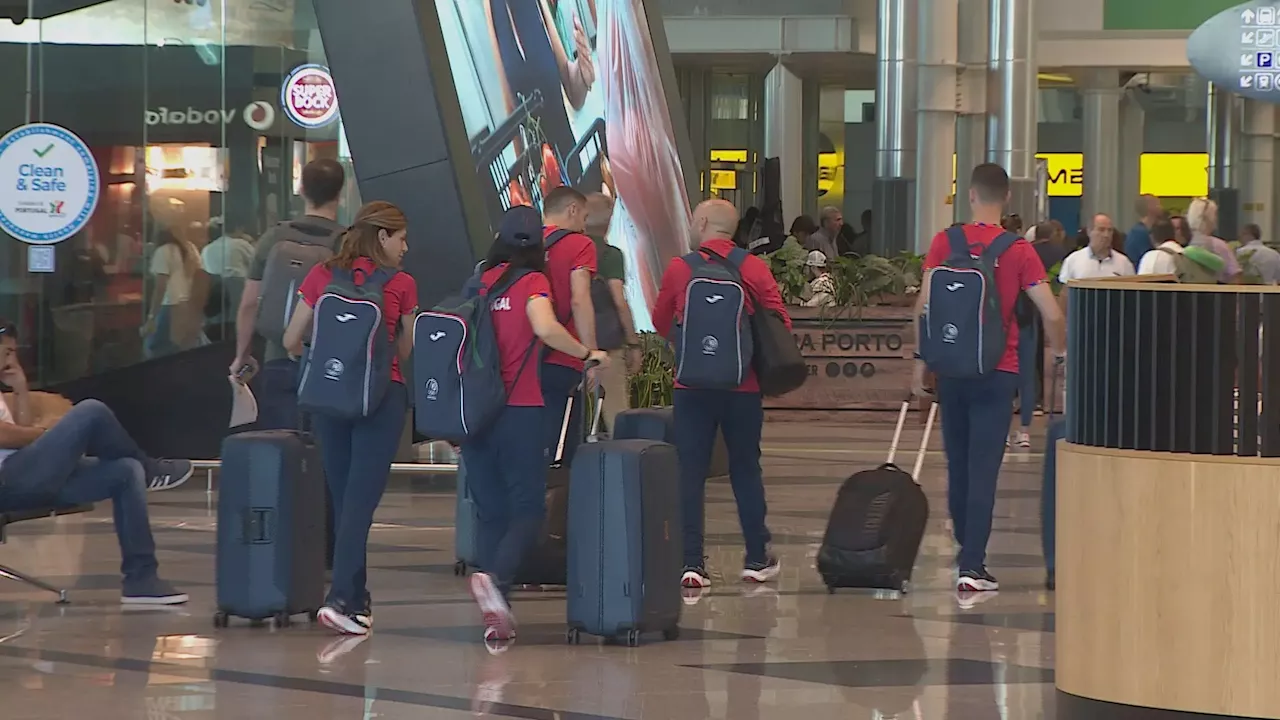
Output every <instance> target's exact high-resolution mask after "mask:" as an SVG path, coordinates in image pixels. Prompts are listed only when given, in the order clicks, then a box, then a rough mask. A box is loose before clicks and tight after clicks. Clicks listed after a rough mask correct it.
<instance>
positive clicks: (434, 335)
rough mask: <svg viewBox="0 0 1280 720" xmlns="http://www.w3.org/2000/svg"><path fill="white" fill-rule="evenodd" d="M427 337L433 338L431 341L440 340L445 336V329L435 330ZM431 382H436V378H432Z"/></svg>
mask: <svg viewBox="0 0 1280 720" xmlns="http://www.w3.org/2000/svg"><path fill="white" fill-rule="evenodd" d="M427 337H429V338H431V342H435V341H437V340H439V339H440V338H442V337H444V331H443V330H437V331H435V332H433V333H431V334H430V335H428V336H427ZM431 382H435V380H432V381H431Z"/></svg>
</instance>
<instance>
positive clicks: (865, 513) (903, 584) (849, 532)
mask: <svg viewBox="0 0 1280 720" xmlns="http://www.w3.org/2000/svg"><path fill="white" fill-rule="evenodd" d="M910 405H911V403H910V401H907V402H903V403H902V409H901V411H900V412H899V413H898V426H897V429H895V430H894V433H893V442H892V444H891V445H890V447H889V459H888V461H887V462H885V463H884V464H883V465H881V466H879V467H877V468H873V469H871V470H863V471H861V472H858V473H854V475H853V476H852V477H850V478H849V479H848V480H846V481H845V482H844V485H842V486H841V487H840V491H839V493H838V494H837V495H836V503H835V506H834V507H833V508H832V509H831V518H830V519H829V520H828V521H827V531H826V533H825V535H824V536H823V538H822V545H821V547H819V548H818V558H817V566H818V573H819V574H820V575H822V581H823V583H824V584H826V586H827V590H828V592H835V591H836V589H837V588H876V589H885V590H897V591H899V592H904V593H905V592H907V591H908V590H909V589H910V587H911V573H912V569H913V568H914V567H915V563H916V556H917V555H918V554H919V553H920V542H921V540H923V539H924V531H925V526H926V524H927V523H928V521H929V500H928V498H927V497H925V494H924V490H922V489H921V488H920V485H919V484H918V483H917V481H916V478H918V477H919V476H920V467H921V465H922V464H923V463H924V454H925V451H926V449H927V448H928V445H929V434H930V432H932V430H933V420H934V417H935V416H936V415H937V411H938V404H937V403H936V402H935V403H933V404H932V405H931V406H930V407H929V419H928V421H927V422H926V423H925V428H924V437H923V438H922V439H921V441H920V452H919V453H918V454H917V455H916V464H915V467H914V468H913V469H912V471H911V473H907V472H906V471H905V470H903V469H901V468H899V467H898V466H897V465H894V464H893V460H894V457H895V455H896V454H897V451H898V441H899V440H900V439H901V438H902V426H903V425H904V424H905V423H906V419H907V411H908V410H909V409H910Z"/></svg>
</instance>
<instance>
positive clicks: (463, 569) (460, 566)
mask: <svg viewBox="0 0 1280 720" xmlns="http://www.w3.org/2000/svg"><path fill="white" fill-rule="evenodd" d="M453 574H454V575H457V576H458V577H462V576H463V575H466V574H467V561H466V560H459V561H458V562H456V563H454V564H453Z"/></svg>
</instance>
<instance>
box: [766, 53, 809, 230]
mask: <svg viewBox="0 0 1280 720" xmlns="http://www.w3.org/2000/svg"><path fill="white" fill-rule="evenodd" d="M803 104H804V81H803V80H801V79H800V77H799V76H798V75H796V74H795V73H794V72H792V71H791V69H790V68H788V67H787V66H786V65H783V64H782V63H778V64H777V65H774V66H773V70H770V71H769V74H768V75H767V76H765V79H764V155H765V157H776V158H778V160H779V170H780V175H781V180H782V182H781V188H780V193H779V194H780V196H781V198H782V216H783V219H784V222H786V223H787V226H788V227H790V222H791V220H792V219H794V218H795V217H796V216H797V215H800V214H802V213H803V212H804V154H805V153H804V124H805V121H804V113H803V112H801V109H802V107H803ZM815 162H816V160H815Z"/></svg>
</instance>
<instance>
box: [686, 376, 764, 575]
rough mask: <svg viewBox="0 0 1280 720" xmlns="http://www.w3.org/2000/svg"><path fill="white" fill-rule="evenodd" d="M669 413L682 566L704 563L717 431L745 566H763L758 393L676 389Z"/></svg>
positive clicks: (761, 416)
mask: <svg viewBox="0 0 1280 720" xmlns="http://www.w3.org/2000/svg"><path fill="white" fill-rule="evenodd" d="M674 412H675V438H676V452H677V453H678V454H679V456H680V494H681V505H682V510H683V511H684V564H685V565H688V566H692V567H701V566H702V563H703V547H702V545H703V542H702V540H703V537H702V536H703V526H704V524H705V518H704V514H705V507H706V490H707V472H708V471H709V470H710V469H711V453H712V450H713V448H714V445H715V441H716V429H717V428H719V429H720V431H721V433H722V434H723V435H724V444H725V449H726V450H727V451H728V453H729V482H730V484H731V485H732V486H733V497H734V499H735V500H737V502H738V522H739V523H741V525H742V537H743V539H744V540H745V541H746V545H747V557H746V561H747V562H749V563H751V562H764V560H765V558H766V556H767V554H768V545H769V541H770V540H771V539H772V537H771V536H770V534H769V528H768V527H767V526H766V525H765V514H766V513H767V512H768V506H767V504H766V503H765V496H764V477H763V475H762V473H761V471H760V433H761V430H762V429H763V427H764V407H763V404H762V402H761V399H760V393H745V392H734V391H732V390H689V389H685V388H678V389H677V390H676V391H675V408H674Z"/></svg>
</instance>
